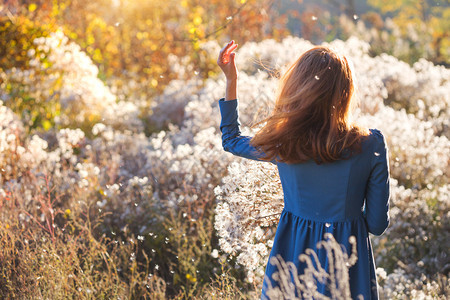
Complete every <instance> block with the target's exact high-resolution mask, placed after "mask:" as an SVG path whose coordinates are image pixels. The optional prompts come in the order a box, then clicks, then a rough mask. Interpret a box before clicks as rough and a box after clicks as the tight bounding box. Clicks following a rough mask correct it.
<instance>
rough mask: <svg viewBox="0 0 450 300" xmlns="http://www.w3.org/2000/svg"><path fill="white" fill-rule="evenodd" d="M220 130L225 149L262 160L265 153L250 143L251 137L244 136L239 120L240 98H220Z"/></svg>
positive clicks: (238, 154) (235, 153)
mask: <svg viewBox="0 0 450 300" xmlns="http://www.w3.org/2000/svg"><path fill="white" fill-rule="evenodd" d="M219 108H220V114H221V115H222V121H221V122H220V131H221V132H222V146H223V149H224V150H225V151H228V152H230V153H232V154H234V155H237V156H241V157H245V158H249V159H254V160H259V161H262V159H261V157H263V156H264V153H263V152H261V151H258V150H257V149H256V148H255V147H254V146H252V145H251V144H250V140H251V137H249V136H242V135H241V130H240V125H241V124H240V122H239V109H238V100H237V99H235V100H227V101H225V99H224V98H222V99H220V100H219Z"/></svg>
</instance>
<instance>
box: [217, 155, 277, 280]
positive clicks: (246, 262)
mask: <svg viewBox="0 0 450 300" xmlns="http://www.w3.org/2000/svg"><path fill="white" fill-rule="evenodd" d="M222 181H223V184H222V185H221V186H220V187H217V188H216V189H215V193H216V195H217V198H218V200H219V201H220V202H219V203H218V204H217V207H216V221H215V228H216V230H217V234H218V235H219V237H220V239H219V245H220V247H221V249H222V250H223V251H224V252H225V253H226V254H228V255H231V256H235V257H236V258H237V262H238V263H239V264H241V265H243V266H244V267H245V269H246V270H247V274H248V280H249V281H250V282H253V281H255V280H256V282H257V283H260V280H261V278H262V276H263V275H264V268H265V264H266V263H267V257H268V253H269V252H270V248H271V247H272V242H273V237H274V234H275V227H276V224H277V221H278V218H279V216H280V213H281V211H282V209H283V196H282V195H283V194H282V190H281V182H280V180H279V177H278V171H277V168H276V166H275V165H273V164H271V163H267V162H266V163H261V162H255V161H249V160H246V161H242V162H240V163H238V162H234V163H232V164H231V165H230V166H229V167H228V175H227V176H226V177H224V178H223V180H222Z"/></svg>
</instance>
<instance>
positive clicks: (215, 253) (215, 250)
mask: <svg viewBox="0 0 450 300" xmlns="http://www.w3.org/2000/svg"><path fill="white" fill-rule="evenodd" d="M211 256H212V257H213V258H217V257H219V251H217V249H214V250H213V251H212V252H211Z"/></svg>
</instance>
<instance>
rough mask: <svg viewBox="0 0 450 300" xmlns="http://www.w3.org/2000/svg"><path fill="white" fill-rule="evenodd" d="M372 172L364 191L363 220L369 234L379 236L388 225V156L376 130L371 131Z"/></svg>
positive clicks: (382, 140) (384, 143)
mask: <svg viewBox="0 0 450 300" xmlns="http://www.w3.org/2000/svg"><path fill="white" fill-rule="evenodd" d="M371 131H372V134H373V135H374V139H375V141H374V147H373V148H372V149H373V150H372V151H373V153H371V155H372V170H371V173H370V177H369V182H368V185H367V190H366V207H365V218H366V223H367V227H368V229H369V232H370V233H372V234H375V235H381V234H382V233H383V232H384V231H385V230H386V228H387V227H388V225H389V199H390V190H389V154H388V149H387V145H386V140H385V138H384V136H383V135H382V133H381V132H380V131H379V130H377V129H372V130H371Z"/></svg>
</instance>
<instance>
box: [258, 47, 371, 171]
mask: <svg viewBox="0 0 450 300" xmlns="http://www.w3.org/2000/svg"><path fill="white" fill-rule="evenodd" d="M353 92H354V85H353V76H352V72H351V69H350V66H349V63H348V61H347V59H346V58H345V57H344V56H342V55H339V54H337V53H336V52H334V51H332V50H331V49H329V48H327V47H315V48H312V49H311V50H309V51H307V52H305V53H304V54H303V55H301V56H300V57H299V59H298V60H297V61H296V62H295V63H294V64H293V65H292V66H291V67H290V68H289V69H288V70H287V72H286V73H285V74H284V75H283V76H282V77H281V79H280V87H279V92H278V96H277V99H276V102H275V108H274V110H273V113H272V114H271V116H269V117H268V118H267V119H265V120H263V121H262V122H260V123H258V124H261V123H265V125H264V126H263V127H262V129H261V130H260V131H259V132H258V133H257V134H256V135H255V136H254V137H253V139H252V140H251V144H252V145H254V146H255V147H257V148H259V149H261V150H262V151H263V152H264V154H265V157H263V159H267V160H273V159H276V160H277V161H279V162H285V163H299V162H305V161H307V160H309V159H314V160H315V161H316V162H317V163H324V162H332V161H336V160H339V159H344V158H348V157H350V156H351V155H352V154H354V153H357V152H360V151H361V140H362V138H363V137H364V136H367V135H368V130H367V129H365V128H361V127H358V126H357V125H356V124H353V123H352V122H351V120H350V115H351V110H352V106H353V105H354V101H353V97H352V96H353Z"/></svg>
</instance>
